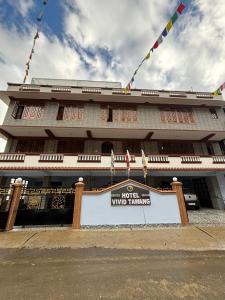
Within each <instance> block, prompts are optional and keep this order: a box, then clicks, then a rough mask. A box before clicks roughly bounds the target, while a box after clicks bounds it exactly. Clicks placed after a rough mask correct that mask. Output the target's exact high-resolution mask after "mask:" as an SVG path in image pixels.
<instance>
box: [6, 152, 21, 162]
mask: <svg viewBox="0 0 225 300" xmlns="http://www.w3.org/2000/svg"><path fill="white" fill-rule="evenodd" d="M24 160H25V154H20V153H16V154H14V153H13V154H5V153H4V154H0V161H1V162H4V161H8V162H9V161H14V162H23V161H24Z"/></svg>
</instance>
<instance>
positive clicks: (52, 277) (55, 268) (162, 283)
mask: <svg viewBox="0 0 225 300" xmlns="http://www.w3.org/2000/svg"><path fill="white" fill-rule="evenodd" d="M0 293H1V296H0V299H1V300H6V299H7V300H11V299H16V300H26V299H32V300H36V299H38V300H41V299H45V300H48V299H52V300H53V299H54V300H58V299H79V300H82V299H85V300H86V299H121V300H126V299H129V300H132V299H141V300H144V299H160V300H163V299H166V300H168V299H173V300H174V299H207V300H208V299H217V300H218V299H225V251H212V252H184V251H179V252H176V251H150V250H121V249H120V250H119V249H103V248H88V249H68V248H64V249H49V250H47V249H42V250H38V249H30V250H29V249H14V250H12V249H11V250H7V249H5V250H0Z"/></svg>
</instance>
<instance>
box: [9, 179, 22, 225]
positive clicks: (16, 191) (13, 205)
mask: <svg viewBox="0 0 225 300" xmlns="http://www.w3.org/2000/svg"><path fill="white" fill-rule="evenodd" d="M22 188H23V184H22V179H21V178H18V179H17V180H16V182H15V183H14V184H13V195H12V200H11V202H10V207H9V214H8V218H7V223H6V227H5V230H6V231H9V230H12V229H13V226H14V224H15V221H16V215H17V210H18V207H19V204H20V197H21V193H22Z"/></svg>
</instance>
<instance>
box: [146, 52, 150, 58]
mask: <svg viewBox="0 0 225 300" xmlns="http://www.w3.org/2000/svg"><path fill="white" fill-rule="evenodd" d="M149 58H150V51H149V52H148V54H147V55H146V56H145V59H149Z"/></svg>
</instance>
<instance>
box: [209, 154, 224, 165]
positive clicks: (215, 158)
mask: <svg viewBox="0 0 225 300" xmlns="http://www.w3.org/2000/svg"><path fill="white" fill-rule="evenodd" d="M212 159H213V163H214V164H225V156H213V157H212Z"/></svg>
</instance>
